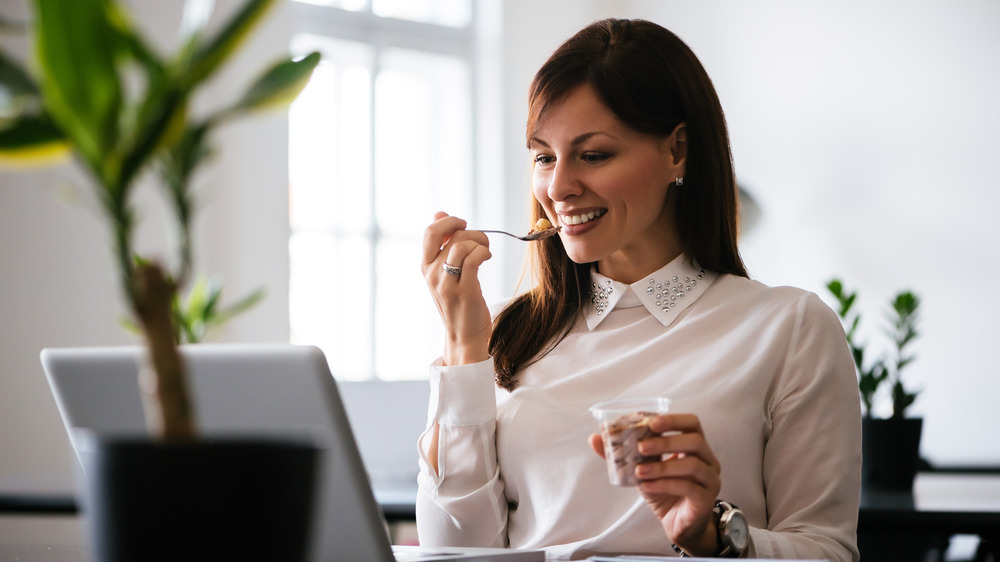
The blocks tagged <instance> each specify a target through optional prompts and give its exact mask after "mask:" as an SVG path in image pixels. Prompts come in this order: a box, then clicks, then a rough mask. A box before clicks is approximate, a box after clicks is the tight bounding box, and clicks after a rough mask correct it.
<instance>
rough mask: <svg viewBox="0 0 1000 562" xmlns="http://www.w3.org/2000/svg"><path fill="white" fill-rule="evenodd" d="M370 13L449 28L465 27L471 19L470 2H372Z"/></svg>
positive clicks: (386, 0) (376, 0)
mask: <svg viewBox="0 0 1000 562" xmlns="http://www.w3.org/2000/svg"><path fill="white" fill-rule="evenodd" d="M372 12H374V13H375V15H378V16H383V17H387V18H397V19H404V20H411V21H419V22H425V23H436V24H439V25H447V26H449V27H465V26H467V25H469V21H470V20H471V19H472V1H471V0H372Z"/></svg>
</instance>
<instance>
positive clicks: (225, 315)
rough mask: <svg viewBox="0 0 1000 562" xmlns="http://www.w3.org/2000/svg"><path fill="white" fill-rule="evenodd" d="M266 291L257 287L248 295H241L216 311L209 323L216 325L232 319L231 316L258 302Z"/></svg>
mask: <svg viewBox="0 0 1000 562" xmlns="http://www.w3.org/2000/svg"><path fill="white" fill-rule="evenodd" d="M266 295H267V292H266V291H265V290H264V289H257V290H256V291H254V292H252V293H250V294H249V295H247V296H245V297H243V298H242V299H240V300H239V301H237V302H236V303H234V304H231V305H229V306H227V307H225V308H223V309H222V310H220V311H219V312H218V314H216V315H215V316H214V317H213V318H212V321H211V322H210V324H211V325H212V326H218V325H221V324H224V323H226V322H228V321H229V320H232V319H233V317H235V316H237V315H239V314H242V313H244V312H246V311H247V310H249V309H250V308H252V307H253V306H255V305H256V304H257V303H258V302H260V301H261V300H263V299H264V297H265V296H266Z"/></svg>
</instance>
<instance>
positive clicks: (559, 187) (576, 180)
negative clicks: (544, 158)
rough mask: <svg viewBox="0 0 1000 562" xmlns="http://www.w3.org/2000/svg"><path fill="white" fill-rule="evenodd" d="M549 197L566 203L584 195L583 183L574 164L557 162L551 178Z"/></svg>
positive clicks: (548, 190)
mask: <svg viewBox="0 0 1000 562" xmlns="http://www.w3.org/2000/svg"><path fill="white" fill-rule="evenodd" d="M547 192H548V196H549V199H552V200H553V201H565V200H566V199H568V198H570V197H573V196H575V195H580V194H581V193H583V182H582V181H581V178H580V177H579V176H578V174H577V173H576V170H575V169H574V167H573V165H572V163H570V162H565V161H557V162H556V165H555V166H554V167H553V169H552V171H551V175H550V176H549V185H548V189H547Z"/></svg>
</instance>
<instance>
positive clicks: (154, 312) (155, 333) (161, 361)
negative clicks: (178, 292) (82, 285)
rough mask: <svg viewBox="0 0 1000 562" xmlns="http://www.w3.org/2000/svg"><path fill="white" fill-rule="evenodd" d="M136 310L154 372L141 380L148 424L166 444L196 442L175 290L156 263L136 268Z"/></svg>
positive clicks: (144, 375)
mask: <svg viewBox="0 0 1000 562" xmlns="http://www.w3.org/2000/svg"><path fill="white" fill-rule="evenodd" d="M136 282H137V286H136V296H137V297H138V304H139V308H138V310H137V313H138V317H139V320H140V322H141V324H142V328H143V333H144V334H145V337H146V344H147V347H148V350H149V360H150V363H151V365H150V366H151V367H152V372H149V369H145V370H144V372H143V376H142V379H141V384H140V387H141V390H142V393H143V399H144V400H145V401H146V416H147V420H146V421H147V424H148V425H149V427H150V429H151V430H153V431H156V432H159V434H160V435H159V436H160V437H161V438H162V440H163V441H165V442H175V443H176V442H187V441H193V440H194V439H195V438H196V437H197V435H196V431H195V424H194V413H193V409H192V406H191V401H190V394H189V392H188V385H187V378H186V377H185V370H184V365H183V363H182V361H181V357H180V352H179V351H178V348H177V345H176V344H175V343H174V333H173V331H174V324H173V318H172V314H173V311H172V308H171V303H172V301H173V298H174V293H175V288H174V285H173V283H172V282H170V281H169V280H168V279H167V277H166V275H164V273H163V271H162V270H161V269H160V267H159V266H158V265H156V264H154V263H147V264H142V265H140V266H138V268H137V269H136Z"/></svg>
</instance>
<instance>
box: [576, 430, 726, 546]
mask: <svg viewBox="0 0 1000 562" xmlns="http://www.w3.org/2000/svg"><path fill="white" fill-rule="evenodd" d="M650 429H652V430H653V431H654V432H656V433H657V434H659V435H657V436H656V437H651V438H649V439H645V440H643V441H641V442H640V443H639V452H640V453H642V454H643V455H647V456H660V457H661V460H658V461H653V462H647V463H643V464H640V465H639V466H638V467H636V471H635V472H636V476H637V477H638V479H639V481H640V482H639V492H640V493H641V494H642V496H643V497H644V498H645V499H646V503H648V504H649V506H650V508H652V510H653V512H654V513H655V514H656V517H657V518H658V519H659V520H660V524H661V525H662V526H663V530H664V532H666V534H667V537H668V538H669V539H670V541H671V542H673V543H674V544H676V545H677V546H679V547H680V548H682V549H684V551H685V552H687V553H688V554H690V555H692V556H713V555H714V554H715V553H716V551H717V550H718V529H717V528H716V523H715V517H714V515H713V514H712V508H713V507H715V500H716V499H717V498H718V495H719V490H720V489H721V488H722V478H721V471H722V467H721V465H720V464H719V460H718V459H716V458H715V455H714V454H713V453H712V449H711V448H710V447H709V446H708V441H706V440H705V433H704V431H703V430H702V427H701V422H700V421H699V420H698V416H695V415H693V414H661V415H659V416H656V417H655V418H654V419H653V420H651V422H650ZM590 446H591V448H593V449H594V451H596V452H597V454H599V455H601V456H602V457H603V456H604V443H603V440H602V439H601V435H600V434H594V435H591V436H590Z"/></svg>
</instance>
